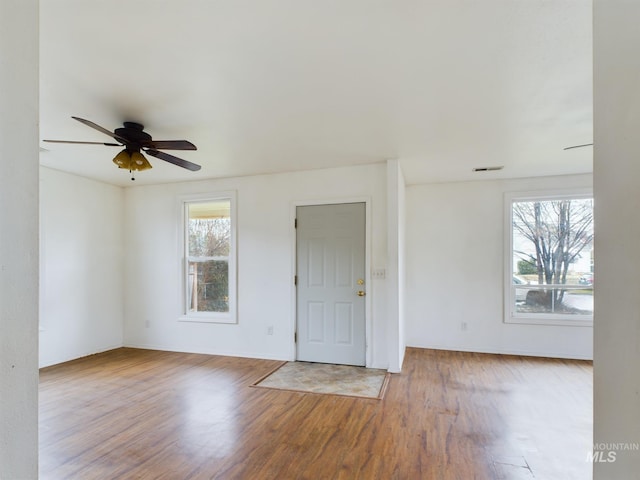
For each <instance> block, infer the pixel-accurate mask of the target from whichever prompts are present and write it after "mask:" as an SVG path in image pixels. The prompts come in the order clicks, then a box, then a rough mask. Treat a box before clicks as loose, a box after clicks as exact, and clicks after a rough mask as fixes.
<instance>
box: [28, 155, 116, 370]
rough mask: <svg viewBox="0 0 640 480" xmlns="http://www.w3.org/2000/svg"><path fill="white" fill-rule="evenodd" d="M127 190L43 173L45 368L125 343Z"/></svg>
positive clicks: (42, 343) (42, 348)
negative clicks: (125, 220)
mask: <svg viewBox="0 0 640 480" xmlns="http://www.w3.org/2000/svg"><path fill="white" fill-rule="evenodd" d="M123 202H124V190H123V189H122V188H120V187H115V186H112V185H107V184H105V183H100V182H96V181H93V180H88V179H86V178H82V177H78V176H76V175H70V174H68V173H63V172H59V171H56V170H51V169H48V168H44V167H42V168H41V169H40V211H41V221H40V256H41V258H40V296H41V297H40V366H47V365H52V364H56V363H60V362H64V361H67V360H71V359H73V358H78V357H82V356H85V355H89V354H92V353H96V352H100V351H104V350H109V349H112V348H116V347H119V346H121V345H122V337H123V323H122V322H123V315H124V312H123V308H124V307H123V304H124V301H123V294H124V282H123V280H124V272H123V253H124V251H123V247H124V232H123V213H124V208H123V207H124V203H123Z"/></svg>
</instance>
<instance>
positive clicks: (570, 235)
mask: <svg viewBox="0 0 640 480" xmlns="http://www.w3.org/2000/svg"><path fill="white" fill-rule="evenodd" d="M512 242H513V251H512V266H513V269H512V274H513V275H512V278H513V280H512V284H511V292H510V293H511V295H510V296H511V299H512V302H515V308H514V313H515V314H516V315H521V316H527V315H531V316H535V315H536V314H553V315H562V316H566V318H569V317H570V316H573V315H587V316H592V315H593V278H594V277H593V272H594V268H593V267H594V263H593V200H592V199H590V198H588V199H585V198H579V199H558V200H536V201H515V202H513V204H512Z"/></svg>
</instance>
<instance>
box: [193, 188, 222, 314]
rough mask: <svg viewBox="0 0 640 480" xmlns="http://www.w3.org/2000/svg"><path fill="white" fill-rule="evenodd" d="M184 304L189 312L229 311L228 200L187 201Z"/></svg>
mask: <svg viewBox="0 0 640 480" xmlns="http://www.w3.org/2000/svg"><path fill="white" fill-rule="evenodd" d="M187 212H188V246H187V249H188V251H187V259H188V272H187V273H188V278H187V304H188V311H191V312H229V255H230V253H231V201H230V200H229V199H223V200H212V201H207V202H198V203H189V204H188V205H187Z"/></svg>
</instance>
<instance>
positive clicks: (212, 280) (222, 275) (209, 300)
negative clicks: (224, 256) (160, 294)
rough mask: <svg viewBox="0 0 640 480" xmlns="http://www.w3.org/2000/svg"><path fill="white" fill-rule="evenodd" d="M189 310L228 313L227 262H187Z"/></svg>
mask: <svg viewBox="0 0 640 480" xmlns="http://www.w3.org/2000/svg"><path fill="white" fill-rule="evenodd" d="M188 291H189V310H190V311H192V312H228V311H229V262H228V261H226V260H210V261H203V262H191V261H190V262H189V290H188Z"/></svg>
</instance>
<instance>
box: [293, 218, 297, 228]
mask: <svg viewBox="0 0 640 480" xmlns="http://www.w3.org/2000/svg"><path fill="white" fill-rule="evenodd" d="M293 228H298V219H297V218H296V219H294V220H293Z"/></svg>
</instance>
